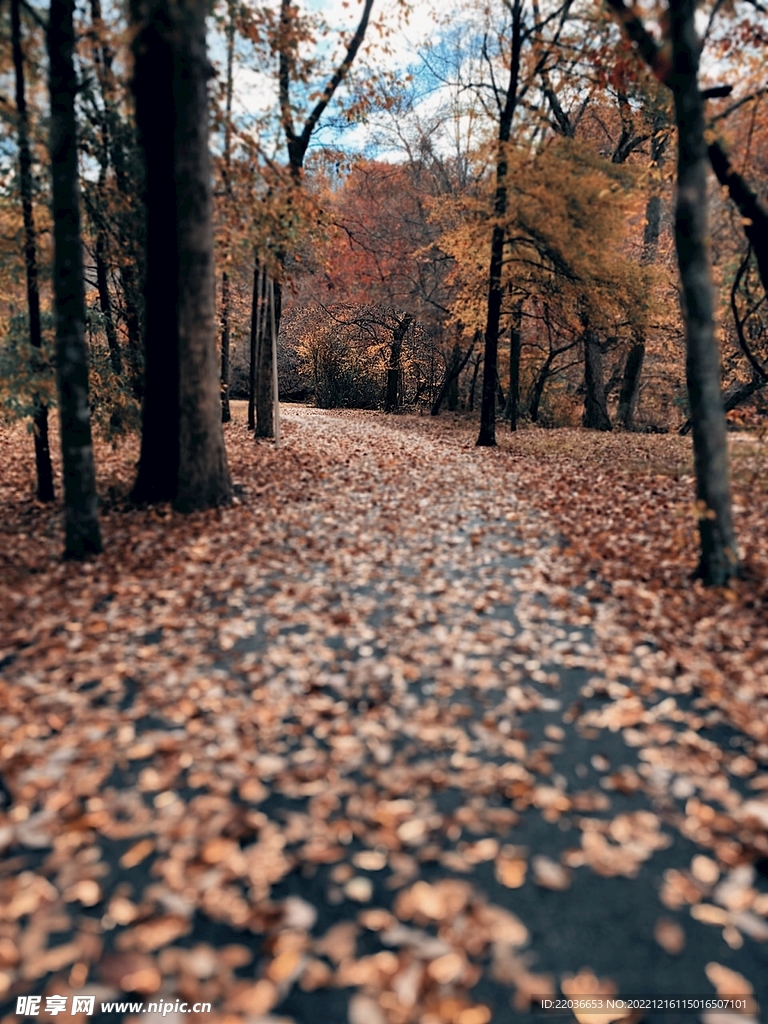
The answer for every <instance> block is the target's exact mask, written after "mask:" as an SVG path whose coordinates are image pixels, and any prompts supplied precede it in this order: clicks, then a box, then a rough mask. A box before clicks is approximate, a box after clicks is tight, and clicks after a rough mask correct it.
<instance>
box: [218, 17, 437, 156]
mask: <svg viewBox="0 0 768 1024" xmlns="http://www.w3.org/2000/svg"><path fill="white" fill-rule="evenodd" d="M303 6H304V9H305V10H309V11H316V12H317V13H319V14H321V15H322V16H323V18H324V19H325V21H326V22H327V23H328V24H329V26H330V27H331V28H332V29H333V30H335V31H334V33H333V36H332V37H331V38H333V39H334V41H339V40H340V39H341V37H342V33H344V32H347V33H348V32H350V31H351V30H353V29H354V28H355V26H356V25H357V23H358V21H359V18H360V13H361V9H362V5H361V3H360V2H359V0H305V3H304V5H303ZM413 6H414V8H415V10H414V11H412V13H411V14H410V17H409V18H408V19H407V20H406V21H404V20H403V19H402V18H401V17H400V16H399V15H397V14H396V11H395V5H394V4H393V3H392V2H391V0H376V2H375V3H374V7H373V11H372V15H371V21H372V24H371V25H370V26H369V29H368V33H367V35H366V41H365V43H364V45H363V48H362V49H361V51H360V53H359V54H358V58H357V61H356V66H357V69H358V72H359V71H361V70H363V69H364V68H365V67H367V66H374V67H377V68H381V69H383V70H387V71H390V72H394V73H395V74H396V75H402V76H404V75H405V74H406V73H407V72H408V70H409V69H412V68H413V67H414V66H416V65H418V61H419V58H418V51H419V48H420V47H421V46H423V44H424V43H425V42H426V40H427V39H429V38H430V37H431V36H433V35H434V32H435V29H436V23H435V19H434V16H433V14H432V4H431V2H430V0H422V2H418V0H417V2H416V3H415V4H414V5H413ZM379 20H382V21H383V23H384V25H385V26H386V29H387V35H386V38H385V39H384V38H382V36H381V35H380V34H379V33H378V32H376V31H374V26H375V24H376V23H377V22H378V21H379ZM385 47H386V49H385ZM209 48H210V51H211V55H212V58H213V60H214V62H215V63H217V64H218V65H219V66H220V67H223V63H224V60H223V58H224V48H223V40H222V39H221V38H217V37H216V35H215V34H211V37H210V38H209ZM322 85H324V81H323V79H322V78H319V79H318V80H317V82H313V83H312V86H313V88H315V87H322ZM276 88H277V84H276V80H275V76H274V74H272V75H269V74H265V73H264V72H263V71H261V70H260V69H257V68H255V67H254V66H253V62H252V61H246V62H241V63H239V66H238V67H237V68H236V72H235V103H234V111H235V116H236V117H238V116H239V117H243V118H246V119H247V118H249V117H252V116H254V115H255V114H258V113H259V112H262V111H265V110H268V109H272V110H274V109H275V108H276ZM339 93H340V94H341V95H343V93H344V86H342V87H341V88H340V90H339ZM338 112H339V105H338V103H334V104H332V105H331V107H330V108H329V110H328V112H327V116H326V117H325V118H324V122H325V124H324V126H322V127H321V131H320V132H318V134H317V137H316V139H315V141H314V145H315V146H318V145H329V146H338V147H343V148H345V149H351V150H355V151H362V150H365V149H369V148H370V146H371V142H372V139H371V128H370V126H368V125H365V124H356V125H352V126H350V127H344V126H342V125H341V124H340V123H339V122H338V121H337V120H336V119H335V116H334V115H337V114H338ZM276 143H277V144H278V145H280V144H281V142H280V141H279V140H278V139H276ZM276 155H278V156H279V155H281V154H280V152H279V150H278V151H276Z"/></svg>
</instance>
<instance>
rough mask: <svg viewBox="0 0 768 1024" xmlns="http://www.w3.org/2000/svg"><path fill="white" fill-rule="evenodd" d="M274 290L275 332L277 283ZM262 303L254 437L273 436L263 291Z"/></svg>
mask: <svg viewBox="0 0 768 1024" xmlns="http://www.w3.org/2000/svg"><path fill="white" fill-rule="evenodd" d="M274 289H275V310H274V313H275V331H276V332H277V330H278V329H279V325H280V314H281V312H282V299H283V289H282V287H281V285H280V282H279V281H275V282H274ZM262 301H263V302H264V313H263V316H262V328H261V337H260V339H259V349H258V364H257V373H256V437H274V436H275V407H274V402H273V396H272V390H273V385H272V377H273V373H274V370H273V365H272V340H271V339H272V333H271V332H272V323H271V319H270V318H271V315H272V311H271V309H270V308H269V302H268V301H267V291H266V289H265V292H264V296H263V299H262Z"/></svg>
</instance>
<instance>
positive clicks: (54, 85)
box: [48, 0, 101, 559]
mask: <svg viewBox="0 0 768 1024" xmlns="http://www.w3.org/2000/svg"><path fill="white" fill-rule="evenodd" d="M73 14H74V0H51V5H50V13H49V17H48V59H49V86H50V95H51V121H50V152H51V173H52V178H53V196H52V199H53V202H52V207H53V225H54V226H53V237H54V263H53V290H54V297H55V304H56V370H57V381H58V393H59V415H60V419H61V452H62V461H63V469H64V523H65V534H66V539H65V548H64V557H65V558H78V559H80V558H85V557H86V556H87V555H89V554H97V553H98V552H100V551H101V535H100V533H99V523H98V518H97V514H96V505H97V503H96V473H95V467H94V461H93V444H92V441H91V417H90V409H89V406H88V353H87V349H86V345H85V285H84V278H83V252H82V243H81V239H80V194H79V183H78V166H77V144H76V134H75V94H76V92H77V76H76V74H75V67H74V63H73V52H74V46H75V31H74V25H73Z"/></svg>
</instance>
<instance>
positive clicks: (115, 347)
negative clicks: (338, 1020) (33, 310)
mask: <svg viewBox="0 0 768 1024" xmlns="http://www.w3.org/2000/svg"><path fill="white" fill-rule="evenodd" d="M96 287H97V288H98V291H99V307H100V309H101V315H102V316H103V317H104V330H105V331H106V334H107V345H108V346H109V361H110V363H111V364H112V369H113V371H114V373H115V376H117V377H119V376H120V375H121V374H122V372H123V360H122V358H121V356H120V345H119V343H118V340H117V331H116V330H115V321H114V319H113V317H112V300H111V298H110V296H109V277H108V271H107V239H106V237H105V235H104V232H103V231H102V230H101V228H98V229H97V233H96Z"/></svg>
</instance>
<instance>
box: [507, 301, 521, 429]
mask: <svg viewBox="0 0 768 1024" xmlns="http://www.w3.org/2000/svg"><path fill="white" fill-rule="evenodd" d="M522 323H523V304H522V302H518V303H517V305H516V306H515V311H514V315H513V317H512V324H511V326H510V328H509V393H508V394H507V407H506V409H505V410H504V415H505V418H506V419H508V420H509V429H510V430H517V416H518V409H519V405H520V347H521V342H522V330H521V328H522Z"/></svg>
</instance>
